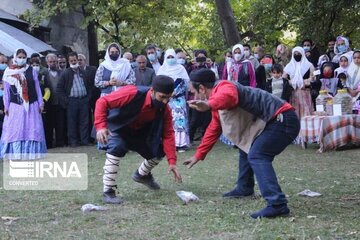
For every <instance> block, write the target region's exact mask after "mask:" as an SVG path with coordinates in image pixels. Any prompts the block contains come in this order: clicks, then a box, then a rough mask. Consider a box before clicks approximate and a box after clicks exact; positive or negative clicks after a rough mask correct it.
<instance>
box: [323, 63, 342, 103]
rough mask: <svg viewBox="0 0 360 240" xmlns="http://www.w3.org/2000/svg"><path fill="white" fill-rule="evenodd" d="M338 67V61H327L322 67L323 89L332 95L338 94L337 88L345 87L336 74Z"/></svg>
mask: <svg viewBox="0 0 360 240" xmlns="http://www.w3.org/2000/svg"><path fill="white" fill-rule="evenodd" d="M336 67H337V64H336V63H333V62H325V63H323V64H322V65H321V68H320V81H321V90H326V91H327V92H328V93H329V94H330V95H332V96H335V95H336V93H337V89H342V88H343V86H342V84H341V81H339V78H337V77H336V76H335V69H336Z"/></svg>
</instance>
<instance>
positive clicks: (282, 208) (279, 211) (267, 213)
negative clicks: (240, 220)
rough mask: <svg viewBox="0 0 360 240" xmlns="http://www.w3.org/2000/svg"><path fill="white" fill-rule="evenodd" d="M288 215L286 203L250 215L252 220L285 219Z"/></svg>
mask: <svg viewBox="0 0 360 240" xmlns="http://www.w3.org/2000/svg"><path fill="white" fill-rule="evenodd" d="M289 214H290V210H289V208H288V207H287V204H286V203H283V204H280V205H274V206H267V207H265V208H263V209H261V210H260V211H258V212H254V213H252V214H251V215H250V216H251V217H252V218H255V219H256V218H275V217H287V216H289Z"/></svg>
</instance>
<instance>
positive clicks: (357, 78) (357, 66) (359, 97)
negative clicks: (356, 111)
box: [345, 50, 360, 108]
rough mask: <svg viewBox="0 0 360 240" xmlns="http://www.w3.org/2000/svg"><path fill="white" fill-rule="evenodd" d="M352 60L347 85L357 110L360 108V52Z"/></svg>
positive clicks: (355, 53) (356, 52)
mask: <svg viewBox="0 0 360 240" xmlns="http://www.w3.org/2000/svg"><path fill="white" fill-rule="evenodd" d="M352 58H353V61H352V62H351V63H350V66H349V68H348V71H347V73H348V79H347V80H346V83H345V84H346V87H347V89H348V91H349V93H350V95H351V96H352V97H353V102H354V103H355V104H356V108H358V107H360V104H359V103H360V51H359V50H357V51H355V52H354V54H353V57H352Z"/></svg>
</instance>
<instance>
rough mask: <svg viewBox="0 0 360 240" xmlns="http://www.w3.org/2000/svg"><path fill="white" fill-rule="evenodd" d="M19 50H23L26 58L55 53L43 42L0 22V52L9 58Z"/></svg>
mask: <svg viewBox="0 0 360 240" xmlns="http://www.w3.org/2000/svg"><path fill="white" fill-rule="evenodd" d="M19 48H23V49H24V50H25V51H26V53H27V54H28V56H30V55H31V54H33V53H40V52H45V51H56V49H54V48H53V47H51V46H50V45H48V44H46V43H45V42H43V41H41V40H39V39H37V38H35V37H33V36H31V35H30V34H28V33H26V32H23V31H21V30H19V29H17V28H15V27H12V26H10V25H8V24H6V23H3V22H1V21H0V52H1V53H3V54H5V55H7V56H10V55H13V54H14V53H15V51H16V50H17V49H19Z"/></svg>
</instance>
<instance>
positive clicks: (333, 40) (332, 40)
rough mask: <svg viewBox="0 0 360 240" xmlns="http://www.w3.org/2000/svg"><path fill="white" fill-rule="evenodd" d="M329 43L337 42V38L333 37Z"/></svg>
mask: <svg viewBox="0 0 360 240" xmlns="http://www.w3.org/2000/svg"><path fill="white" fill-rule="evenodd" d="M328 42H336V38H335V37H331V38H329V41H328Z"/></svg>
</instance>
